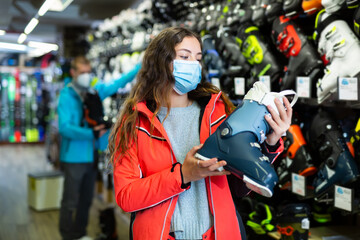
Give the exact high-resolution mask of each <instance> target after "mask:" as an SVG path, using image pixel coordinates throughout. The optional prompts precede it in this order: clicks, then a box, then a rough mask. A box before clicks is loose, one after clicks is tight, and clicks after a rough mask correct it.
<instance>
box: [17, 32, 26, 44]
mask: <svg viewBox="0 0 360 240" xmlns="http://www.w3.org/2000/svg"><path fill="white" fill-rule="evenodd" d="M26 38H27V35H26V34H25V33H22V34H20V36H19V38H18V40H17V42H18V43H20V44H21V43H23V42H24V41H25V40H26Z"/></svg>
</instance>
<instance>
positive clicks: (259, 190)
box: [195, 153, 273, 197]
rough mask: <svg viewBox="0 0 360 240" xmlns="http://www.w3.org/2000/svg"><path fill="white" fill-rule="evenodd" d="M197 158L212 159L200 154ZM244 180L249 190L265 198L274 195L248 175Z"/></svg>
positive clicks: (219, 169) (196, 154)
mask: <svg viewBox="0 0 360 240" xmlns="http://www.w3.org/2000/svg"><path fill="white" fill-rule="evenodd" d="M195 157H196V158H198V159H200V160H203V161H206V160H210V159H211V158H207V157H204V156H202V155H200V154H199V153H195ZM217 170H218V171H220V172H221V171H222V170H224V168H223V167H220V168H218V169H217ZM242 179H243V181H244V182H245V185H246V187H247V188H249V189H250V190H252V191H254V192H256V193H258V194H260V195H262V196H265V197H272V195H273V193H272V191H271V190H270V189H269V188H267V187H265V186H263V185H261V184H259V183H257V182H255V181H254V180H252V179H251V178H249V177H247V176H246V175H243V176H242Z"/></svg>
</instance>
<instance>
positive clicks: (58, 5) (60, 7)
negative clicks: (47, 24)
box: [49, 0, 73, 12]
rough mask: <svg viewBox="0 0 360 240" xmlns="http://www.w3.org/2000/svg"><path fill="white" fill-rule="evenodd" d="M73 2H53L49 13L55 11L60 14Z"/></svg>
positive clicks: (61, 0)
mask: <svg viewBox="0 0 360 240" xmlns="http://www.w3.org/2000/svg"><path fill="white" fill-rule="evenodd" d="M72 1H73V0H53V2H52V5H51V7H50V8H49V10H50V11H57V12H61V11H64V10H65V8H67V6H69V5H70V3H72Z"/></svg>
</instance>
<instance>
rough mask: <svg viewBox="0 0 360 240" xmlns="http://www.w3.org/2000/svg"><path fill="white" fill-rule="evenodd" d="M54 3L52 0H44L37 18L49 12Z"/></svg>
mask: <svg viewBox="0 0 360 240" xmlns="http://www.w3.org/2000/svg"><path fill="white" fill-rule="evenodd" d="M53 2H54V0H46V1H45V2H44V3H43V5H41V7H40V9H39V11H38V14H39V16H44V15H45V13H46V12H47V11H48V10H49V8H50V6H51V4H52V3H53Z"/></svg>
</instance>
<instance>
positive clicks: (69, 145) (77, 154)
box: [57, 64, 141, 163]
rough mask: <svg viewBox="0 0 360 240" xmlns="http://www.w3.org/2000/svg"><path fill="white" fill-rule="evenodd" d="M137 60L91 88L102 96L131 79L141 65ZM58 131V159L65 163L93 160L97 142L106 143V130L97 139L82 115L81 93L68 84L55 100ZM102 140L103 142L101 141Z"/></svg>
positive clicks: (111, 92)
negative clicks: (59, 144) (121, 71)
mask: <svg viewBox="0 0 360 240" xmlns="http://www.w3.org/2000/svg"><path fill="white" fill-rule="evenodd" d="M140 66H141V65H140V64H138V65H136V66H135V67H134V69H133V70H131V71H129V72H128V73H126V74H124V75H122V76H121V77H120V78H119V79H117V80H114V81H111V82H107V83H102V82H100V83H97V84H96V85H95V86H94V89H95V90H96V91H97V92H98V94H99V96H100V99H101V100H104V99H105V98H106V97H108V96H111V95H113V94H115V93H116V92H117V90H118V89H119V88H123V87H124V86H125V85H126V84H127V83H128V82H130V81H132V80H133V79H134V77H135V76H136V74H137V73H138V71H139V69H140ZM57 110H58V117H59V119H58V121H59V133H60V135H61V146H60V161H62V162H67V163H89V162H93V160H94V156H93V154H94V150H95V148H96V146H102V148H104V145H105V146H107V137H108V133H107V134H104V136H103V137H101V138H100V139H99V142H97V141H96V139H95V137H94V134H93V131H92V128H91V127H89V125H88V124H87V122H86V121H84V117H83V103H82V101H81V98H80V96H79V95H78V94H77V93H76V92H75V90H74V89H73V88H72V87H71V86H69V84H68V85H67V86H65V87H64V88H63V89H62V90H61V91H60V96H59V102H58V107H57ZM104 142H105V143H104Z"/></svg>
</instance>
